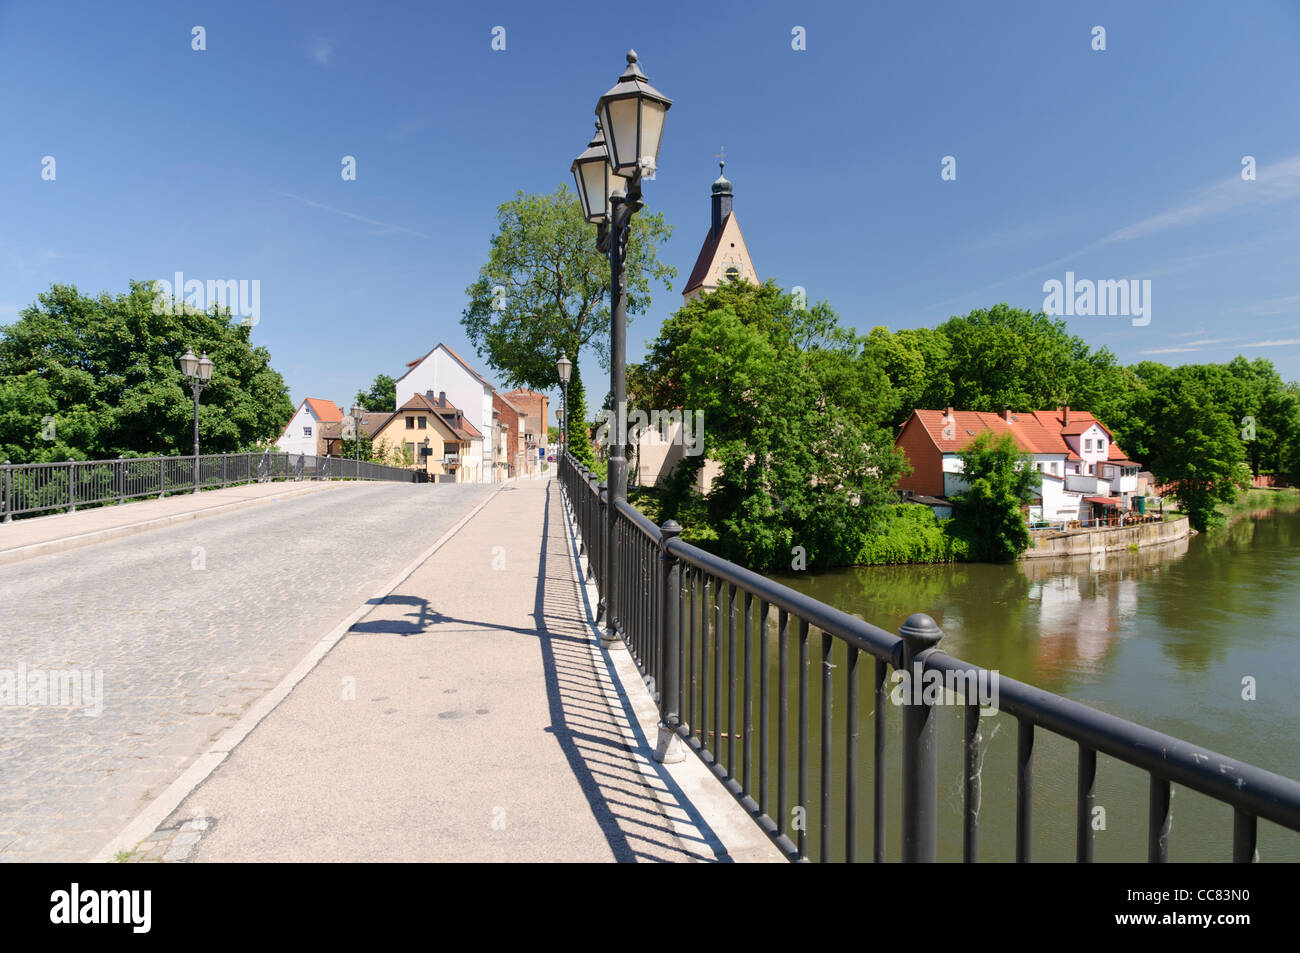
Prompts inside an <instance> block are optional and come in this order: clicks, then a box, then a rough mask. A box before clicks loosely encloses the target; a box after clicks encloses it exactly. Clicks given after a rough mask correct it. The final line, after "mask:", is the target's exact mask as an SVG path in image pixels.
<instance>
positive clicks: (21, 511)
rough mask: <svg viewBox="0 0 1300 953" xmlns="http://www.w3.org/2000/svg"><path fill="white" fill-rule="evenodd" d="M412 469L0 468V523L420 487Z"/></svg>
mask: <svg viewBox="0 0 1300 953" xmlns="http://www.w3.org/2000/svg"><path fill="white" fill-rule="evenodd" d="M421 477H422V474H421V473H420V472H419V471H412V470H407V469H404V468H402V467H390V466H386V465H383V464H378V463H367V462H365V461H357V460H350V459H347V458H346V457H329V456H324V457H317V456H310V455H307V454H300V453H280V452H275V453H272V452H270V451H267V452H264V453H213V454H201V455H200V456H199V457H198V458H197V460H196V459H195V457H194V455H193V454H189V455H188V456H175V457H127V458H122V459H117V460H67V461H64V462H62V463H19V464H11V463H7V462H6V463H4V464H0V514H2V515H0V522H5V523H8V522H10V521H11V520H12V519H13V518H14V517H15V516H29V515H32V514H36V513H45V512H50V511H55V510H59V511H67V512H74V511H76V510H77V509H78V508H79V507H87V506H102V505H106V504H112V503H125V502H126V501H127V500H135V499H140V498H142V497H155V498H162V497H164V496H167V495H168V494H170V493H193V492H196V491H198V490H201V489H210V488H213V487H223V486H231V485H234V484H239V483H266V482H268V481H272V480H390V481H396V482H403V483H413V482H423V480H422V479H421Z"/></svg>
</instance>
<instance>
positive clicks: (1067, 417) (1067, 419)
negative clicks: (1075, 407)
mask: <svg viewBox="0 0 1300 953" xmlns="http://www.w3.org/2000/svg"><path fill="white" fill-rule="evenodd" d="M1063 415H1064V417H1065V421H1064V424H1063V425H1064V426H1066V427H1068V426H1070V405H1069V404H1066V405H1065V409H1064V411H1063Z"/></svg>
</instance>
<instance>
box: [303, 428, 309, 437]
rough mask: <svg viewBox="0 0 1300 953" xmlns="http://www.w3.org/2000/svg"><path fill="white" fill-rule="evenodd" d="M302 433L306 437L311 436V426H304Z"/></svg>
mask: <svg viewBox="0 0 1300 953" xmlns="http://www.w3.org/2000/svg"><path fill="white" fill-rule="evenodd" d="M302 435H303V436H304V437H310V436H311V428H310V427H303V428H302Z"/></svg>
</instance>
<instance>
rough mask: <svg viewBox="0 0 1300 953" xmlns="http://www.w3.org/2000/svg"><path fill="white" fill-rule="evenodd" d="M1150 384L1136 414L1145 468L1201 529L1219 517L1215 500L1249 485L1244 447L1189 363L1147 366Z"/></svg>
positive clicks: (1231, 497)
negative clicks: (1140, 422)
mask: <svg viewBox="0 0 1300 953" xmlns="http://www.w3.org/2000/svg"><path fill="white" fill-rule="evenodd" d="M1147 373H1148V374H1149V375H1150V378H1151V379H1150V380H1149V389H1148V391H1147V393H1146V394H1145V396H1144V399H1143V403H1142V406H1141V408H1140V413H1141V416H1142V418H1143V421H1144V423H1143V431H1144V437H1143V439H1144V441H1145V442H1146V449H1147V452H1148V455H1149V464H1148V465H1149V467H1150V469H1151V472H1152V473H1153V474H1155V477H1156V479H1157V480H1159V481H1160V482H1161V483H1172V484H1173V485H1174V490H1173V495H1174V496H1175V497H1177V499H1178V504H1179V508H1180V509H1182V511H1183V512H1185V513H1186V514H1187V516H1188V518H1189V520H1190V522H1191V525H1192V526H1193V527H1194V528H1195V529H1198V530H1205V529H1207V528H1209V527H1210V526H1212V525H1215V524H1217V523H1218V522H1220V520H1221V517H1220V516H1219V515H1218V513H1217V511H1216V507H1217V506H1218V505H1219V504H1220V503H1232V502H1233V501H1235V500H1236V498H1237V489H1238V487H1240V486H1249V485H1250V471H1249V469H1248V468H1247V467H1246V451H1245V448H1244V447H1243V446H1242V442H1241V440H1240V439H1239V432H1238V428H1237V425H1236V423H1235V422H1234V421H1233V420H1232V419H1231V418H1230V417H1229V416H1228V414H1227V413H1226V412H1225V410H1224V409H1222V408H1221V407H1219V406H1217V405H1216V403H1215V400H1214V398H1213V396H1212V394H1211V392H1210V389H1209V387H1208V386H1207V385H1206V383H1205V381H1204V375H1203V374H1201V373H1199V372H1198V370H1197V368H1195V367H1194V366H1184V367H1178V368H1173V369H1169V368H1165V369H1164V370H1163V372H1160V371H1155V370H1154V369H1151V368H1147Z"/></svg>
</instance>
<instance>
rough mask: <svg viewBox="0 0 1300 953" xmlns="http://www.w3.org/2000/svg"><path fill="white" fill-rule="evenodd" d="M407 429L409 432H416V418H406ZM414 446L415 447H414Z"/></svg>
mask: <svg viewBox="0 0 1300 953" xmlns="http://www.w3.org/2000/svg"><path fill="white" fill-rule="evenodd" d="M406 429H407V430H414V429H415V418H414V417H407V418H406ZM412 446H414V445H412Z"/></svg>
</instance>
